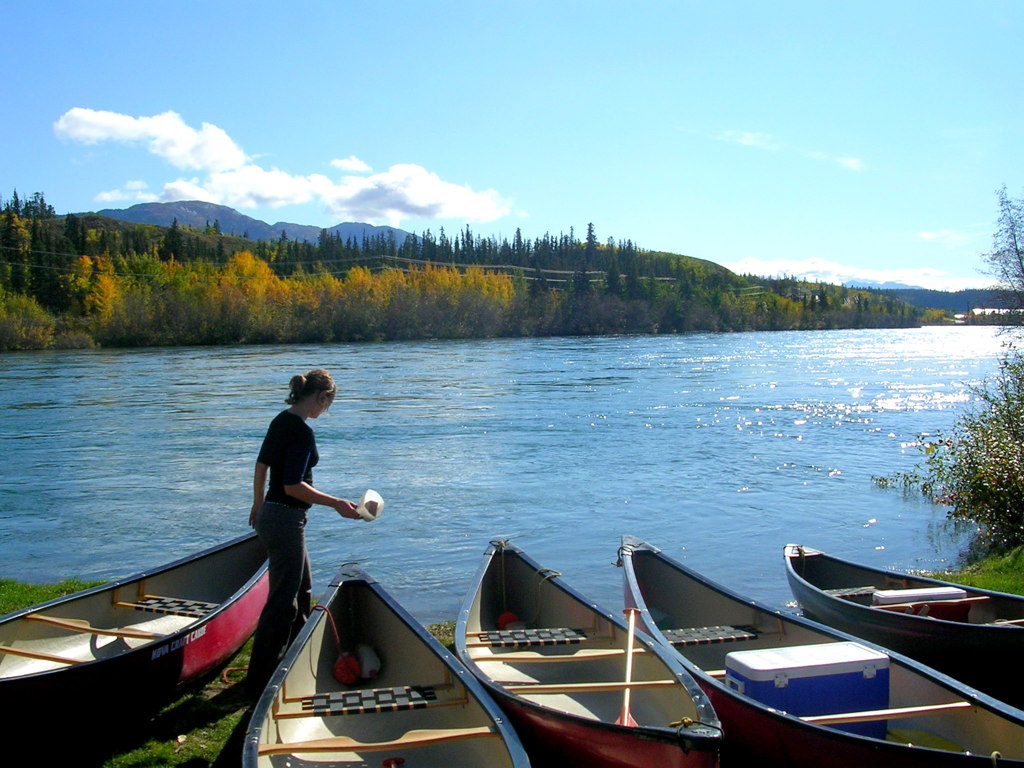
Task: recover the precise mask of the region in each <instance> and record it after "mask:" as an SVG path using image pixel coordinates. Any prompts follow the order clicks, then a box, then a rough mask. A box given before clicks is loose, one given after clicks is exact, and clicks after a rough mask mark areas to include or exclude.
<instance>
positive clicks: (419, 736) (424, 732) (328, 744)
mask: <svg viewBox="0 0 1024 768" xmlns="http://www.w3.org/2000/svg"><path fill="white" fill-rule="evenodd" d="M486 737H492V738H498V737H500V734H499V733H498V732H497V731H496V730H495V729H494V728H491V727H490V726H486V725H483V726H477V727H471V728H436V729H421V730H413V731H409V732H408V733H406V734H404V735H403V736H401V737H400V738H397V739H391V740H390V741H374V742H361V741H356V740H355V739H353V738H350V737H348V736H333V737H330V738H326V739H312V740H310V741H295V742H285V743H283V744H261V745H260V746H259V748H258V752H259V754H260V755H292V754H297V753H303V752H380V751H382V750H386V749H394V748H395V747H408V746H422V745H426V744H440V743H442V742H445V741H456V740H459V739H474V738H486Z"/></svg>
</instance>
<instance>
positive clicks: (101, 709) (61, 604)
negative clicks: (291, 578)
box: [0, 533, 267, 758]
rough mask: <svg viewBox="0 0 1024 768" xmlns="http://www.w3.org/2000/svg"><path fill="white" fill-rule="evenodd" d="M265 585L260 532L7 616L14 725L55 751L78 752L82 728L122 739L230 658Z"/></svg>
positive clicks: (6, 703) (3, 628)
mask: <svg viewBox="0 0 1024 768" xmlns="http://www.w3.org/2000/svg"><path fill="white" fill-rule="evenodd" d="M266 595H267V565H266V552H265V551H264V549H263V545H262V544H261V543H260V541H259V539H258V538H256V535H255V534H254V533H251V534H248V535H245V536H241V537H239V538H237V539H234V540H232V541H228V542H226V543H224V544H220V545H218V546H215V547H212V548H210V549H207V550H205V551H202V552H199V553H197V554H193V555H190V556H188V557H185V558H182V559H180V560H176V561H174V562H172V563H169V564H168V565H164V566H161V567H158V568H155V569H153V570H148V571H144V572H142V573H138V574H135V575H133V576H129V577H127V578H123V579H120V580H118V581H114V582H111V583H109V584H104V585H102V586H98V587H94V588H92V589H87V590H84V591H82V592H77V593H75V594H73V595H68V596H66V597H61V598H58V599H56V600H51V601H49V602H46V603H41V604H39V605H33V606H31V607H29V608H24V609H22V610H19V611H15V612H14V613H10V614H8V615H6V616H3V617H0V711H3V712H4V713H5V714H4V729H5V731H6V732H7V733H8V734H18V735H19V741H20V742H21V743H22V744H25V745H31V744H32V742H33V740H38V739H40V738H45V739H46V742H45V746H46V752H45V754H46V756H47V757H48V758H51V757H56V756H58V755H60V754H62V753H63V752H64V751H66V752H67V753H74V754H76V755H77V750H78V749H80V748H81V745H80V744H76V743H75V741H74V740H73V737H75V736H76V735H81V734H88V738H89V743H91V744H96V743H98V742H99V743H102V742H105V741H111V742H112V741H116V740H118V739H120V738H123V737H124V735H125V734H126V732H128V731H129V729H130V728H131V727H134V726H136V725H138V723H140V722H144V720H145V719H146V718H148V717H150V716H152V715H153V714H154V713H155V712H156V711H157V710H158V709H159V708H160V707H161V706H163V705H164V704H166V703H168V702H169V701H172V700H173V699H175V698H176V697H177V696H178V695H179V694H180V693H182V692H183V691H184V690H185V689H186V688H187V687H189V686H191V685H193V684H196V683H198V682H199V681H201V680H203V679H205V678H206V677H207V676H208V674H210V673H212V672H214V671H215V670H216V668H217V667H219V666H220V665H221V664H223V663H224V662H225V661H227V660H228V659H229V658H230V657H231V656H232V655H233V654H234V653H235V651H237V650H238V649H239V648H240V647H241V646H242V644H243V643H245V641H246V640H247V639H248V638H249V636H250V635H251V634H252V633H253V631H254V630H255V629H256V623H257V621H258V619H259V615H260V612H261V611H262V610H263V604H264V602H265V601H266ZM55 719H56V724H55ZM57 734H59V735H60V736H61V738H59V739H55V738H54V736H55V735H57ZM5 754H6V749H5Z"/></svg>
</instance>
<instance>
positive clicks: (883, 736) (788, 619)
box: [619, 537, 1024, 768]
mask: <svg viewBox="0 0 1024 768" xmlns="http://www.w3.org/2000/svg"><path fill="white" fill-rule="evenodd" d="M619 554H620V562H621V565H622V566H623V577H624V581H625V585H626V593H627V600H632V601H633V603H634V604H635V606H636V607H637V608H638V609H639V611H640V617H641V624H642V625H643V627H644V629H645V631H647V632H649V633H651V634H652V635H653V636H655V637H657V638H658V639H659V640H660V641H661V642H662V643H664V644H665V645H666V646H668V647H671V648H673V649H674V651H675V653H676V654H677V656H678V658H679V659H680V660H681V661H682V662H683V664H684V665H685V666H686V667H687V669H688V670H689V671H690V673H691V674H692V675H693V677H694V678H695V679H696V680H697V682H698V683H699V684H700V685H701V687H702V688H703V689H704V690H705V691H706V692H707V694H708V696H709V698H710V699H711V703H712V704H713V705H714V707H715V711H716V712H717V713H718V715H719V717H720V718H721V721H722V727H723V729H724V730H725V744H724V745H723V756H722V765H723V766H732V765H739V766H746V765H758V766H762V765H763V766H769V765H771V766H794V767H798V768H812V766H813V767H820V766H823V765H827V766H829V768H863V766H871V767H872V768H892V767H894V766H899V767H900V768H946V767H947V766H948V767H949V768H954V767H955V766H970V765H976V766H991V765H994V764H997V765H1000V766H1001V765H1024V712H1021V711H1020V710H1017V709H1015V708H1013V707H1010V706H1008V705H1006V704H1004V703H1002V702H999V701H996V700H995V699H992V698H990V697H988V696H985V695H984V694H980V693H978V692H976V691H973V690H972V689H970V688H967V687H966V686H964V685H962V684H961V683H959V682H957V681H956V680H953V679H952V678H950V677H948V676H946V675H943V674H941V673H939V672H936V671H934V670H931V669H929V668H928V667H926V666H924V665H922V664H920V663H919V662H917V661H914V660H912V659H909V658H907V657H905V656H901V655H899V654H896V653H893V652H891V651H886V650H884V649H882V648H880V647H879V646H877V645H874V644H870V643H866V642H864V641H861V640H858V639H857V638H854V637H853V636H851V635H848V634H845V633H842V632H838V631H836V630H833V629H830V628H828V627H825V626H823V625H821V624H817V623H815V622H812V621H810V620H808V619H805V618H803V617H800V616H797V615H795V614H791V613H788V612H785V611H780V610H776V609H774V608H770V607H768V606H765V605H762V604H760V603H758V602H756V601H754V600H751V599H748V598H746V597H743V596H741V595H739V594H737V593H735V592H732V591H730V590H729V589H727V588H726V587H724V586H721V585H720V584H717V583H715V582H713V581H711V580H709V579H707V578H705V577H704V576H702V575H701V574H699V573H697V572H696V571H694V570H692V569H690V568H687V567H686V566H684V565H683V564H681V563H679V562H677V561H675V560H673V559H672V558H670V557H669V556H667V555H666V554H665V553H664V552H662V551H660V550H659V549H657V548H656V547H654V546H652V545H650V544H647V543H645V542H643V541H641V540H640V539H636V538H633V537H624V538H623V544H622V547H621V549H620V552H619ZM851 651H854V652H856V656H855V657H854V656H852V655H851ZM837 658H842V659H847V660H849V659H852V658H856V659H858V660H859V659H867V660H869V661H870V669H867V668H862V669H858V670H857V671H856V672H853V673H846V674H845V675H843V676H842V677H829V676H821V677H818V678H815V677H813V675H811V667H810V666H808V665H810V664H812V663H813V664H818V665H819V666H818V668H817V670H814V671H815V672H820V671H822V670H823V669H831V670H832V671H835V672H842V671H843V670H844V669H846V668H848V667H847V666H846V664H845V663H840V664H837V665H836V666H834V667H824V666H823V665H822V661H823V660H824V661H828V660H830V659H837ZM780 662H781V663H780ZM794 662H795V663H794ZM786 665H791V667H790V668H789V669H788V670H786V669H784V667H785V666H786ZM805 674H808V676H807V677H804V676H803V675H805ZM886 678H887V680H886ZM759 680H760V681H764V682H763V683H760V682H759ZM866 702H870V703H871V704H872V706H870V708H868V707H866V706H865V703H866ZM786 707H788V710H787V709H786ZM967 751H969V752H970V753H971V754H968V753H967ZM993 755H999V756H1000V757H999V758H998V762H996V761H995V760H994V758H993Z"/></svg>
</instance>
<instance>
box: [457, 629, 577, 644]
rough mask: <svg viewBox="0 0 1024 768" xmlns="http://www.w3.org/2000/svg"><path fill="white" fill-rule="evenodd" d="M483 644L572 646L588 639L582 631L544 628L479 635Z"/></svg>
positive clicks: (502, 630) (480, 633)
mask: <svg viewBox="0 0 1024 768" xmlns="http://www.w3.org/2000/svg"><path fill="white" fill-rule="evenodd" d="M477 637H478V638H479V640H480V642H481V644H483V645H493V646H497V647H500V648H509V647H512V648H515V647H518V646H522V645H570V644H573V643H582V642H583V641H584V640H586V639H587V635H586V633H585V632H584V631H583V630H581V629H569V628H568V627H542V628H540V629H497V630H493V631H491V632H479V633H478V634H477Z"/></svg>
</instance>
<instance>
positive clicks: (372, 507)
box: [356, 489, 384, 520]
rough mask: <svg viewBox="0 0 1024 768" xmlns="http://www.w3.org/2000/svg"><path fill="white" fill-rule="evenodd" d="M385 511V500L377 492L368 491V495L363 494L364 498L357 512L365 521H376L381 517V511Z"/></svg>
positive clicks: (360, 501)
mask: <svg viewBox="0 0 1024 768" xmlns="http://www.w3.org/2000/svg"><path fill="white" fill-rule="evenodd" d="M383 509H384V499H382V498H381V497H380V494H379V493H377V492H376V491H375V490H373V489H367V491H366V493H364V494H363V498H361V499H360V500H359V506H358V507H356V512H357V513H358V514H359V516H360V517H361V518H363V520H376V519H377V518H378V517H380V513H381V510H383Z"/></svg>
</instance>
